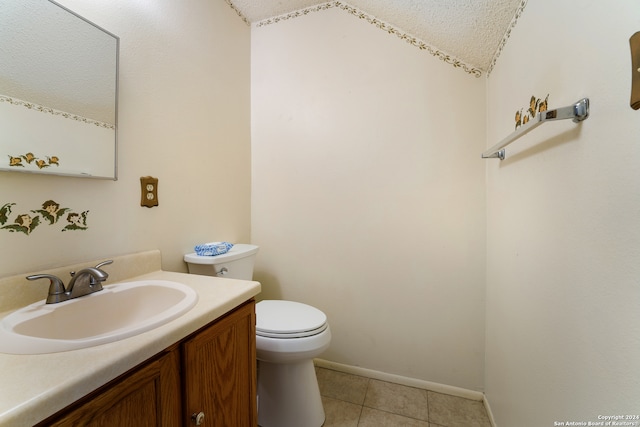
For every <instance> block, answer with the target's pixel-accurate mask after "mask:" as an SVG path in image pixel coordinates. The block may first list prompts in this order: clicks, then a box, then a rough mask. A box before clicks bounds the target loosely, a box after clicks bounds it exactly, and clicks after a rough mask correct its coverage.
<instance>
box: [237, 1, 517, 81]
mask: <svg viewBox="0 0 640 427" xmlns="http://www.w3.org/2000/svg"><path fill="white" fill-rule="evenodd" d="M226 1H227V3H229V4H230V5H231V6H232V7H233V8H234V9H236V11H237V12H238V13H239V14H240V15H241V16H242V17H244V18H245V19H246V20H247V21H248V22H249V23H251V24H260V23H261V22H263V21H266V20H272V21H273V19H274V18H277V17H279V16H282V15H287V14H292V13H295V12H296V11H301V10H305V9H309V8H314V7H318V5H327V6H331V7H341V8H343V9H345V10H347V11H349V12H350V13H354V14H362V15H365V16H366V18H367V19H369V20H370V21H371V20H373V19H376V20H379V21H382V22H383V23H384V24H386V25H388V28H392V29H393V30H394V31H396V32H397V33H398V34H399V35H400V34H402V35H403V36H408V37H414V38H416V39H418V40H419V42H422V43H423V44H424V45H427V46H429V48H432V49H429V50H434V51H438V56H441V57H442V55H443V54H444V55H446V56H447V57H450V58H451V59H452V61H453V60H457V61H459V62H461V63H463V64H465V69H467V68H470V69H474V71H473V72H474V73H475V74H476V75H479V74H480V72H487V71H490V70H491V68H492V67H493V63H494V62H495V58H496V56H497V54H499V52H500V50H501V48H502V45H503V44H504V42H505V41H506V39H507V38H508V35H509V33H510V30H511V28H512V26H513V25H515V22H516V19H517V17H518V16H519V14H520V13H521V12H522V10H523V9H524V6H525V4H526V2H527V0H349V2H348V3H345V2H342V1H331V2H328V3H327V2H323V1H316V0H226ZM361 17H362V16H361ZM403 38H406V37H403ZM449 62H451V61H449ZM467 66H468V67H467Z"/></svg>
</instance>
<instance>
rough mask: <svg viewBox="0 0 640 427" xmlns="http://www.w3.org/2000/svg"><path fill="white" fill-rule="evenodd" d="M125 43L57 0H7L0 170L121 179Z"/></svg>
mask: <svg viewBox="0 0 640 427" xmlns="http://www.w3.org/2000/svg"><path fill="white" fill-rule="evenodd" d="M119 44H120V40H119V38H118V37H117V36H115V35H113V34H111V33H109V32H108V31H106V30H104V29H102V28H100V27H98V26H97V25H95V24H93V23H92V22H90V21H88V20H86V19H84V18H82V17H81V16H79V15H77V14H75V13H74V12H72V11H70V10H68V9H67V8H65V7H63V6H62V5H60V4H58V3H56V2H54V1H53V0H11V1H0V171H16V172H30V173H42V174H54V175H64V176H78V177H91V178H101V179H113V180H115V179H117V162H116V160H117V157H116V156H117V93H118V49H119Z"/></svg>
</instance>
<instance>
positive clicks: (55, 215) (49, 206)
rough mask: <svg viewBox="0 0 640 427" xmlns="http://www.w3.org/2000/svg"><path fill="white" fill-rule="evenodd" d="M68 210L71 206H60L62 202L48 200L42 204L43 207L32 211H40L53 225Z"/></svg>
mask: <svg viewBox="0 0 640 427" xmlns="http://www.w3.org/2000/svg"><path fill="white" fill-rule="evenodd" d="M68 210H69V208H60V204H58V203H56V202H54V201H53V200H47V201H46V202H44V203H43V204H42V209H37V210H35V211H31V212H33V213H39V214H40V215H42V217H43V218H44V219H46V220H47V221H49V224H50V225H53V224H55V223H56V222H58V219H59V218H60V216H62V215H63V214H64V213H65V212H67V211H68Z"/></svg>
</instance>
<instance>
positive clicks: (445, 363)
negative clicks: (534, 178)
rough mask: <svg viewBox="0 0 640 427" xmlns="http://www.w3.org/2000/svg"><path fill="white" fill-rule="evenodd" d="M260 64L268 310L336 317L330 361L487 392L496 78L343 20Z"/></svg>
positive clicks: (257, 108) (338, 16)
mask: <svg viewBox="0 0 640 427" xmlns="http://www.w3.org/2000/svg"><path fill="white" fill-rule="evenodd" d="M251 50H252V65H251V66H252V168H253V180H252V240H253V243H255V244H257V245H259V246H260V248H261V249H260V252H259V254H258V260H257V266H256V278H257V280H259V281H261V282H262V284H263V293H262V297H263V298H284V299H290V300H296V301H302V302H306V303H309V304H311V305H314V306H316V307H318V308H320V309H322V310H323V311H325V312H326V314H327V315H328V318H329V322H330V324H331V327H332V333H333V340H332V344H331V348H330V349H329V350H328V351H327V352H326V353H325V354H324V355H323V356H322V357H323V358H324V359H328V360H330V361H332V362H338V363H342V364H347V365H353V366H359V367H363V368H368V369H372V370H376V371H381V372H385V373H391V374H396V375H401V376H406V377H411V378H416V379H421V380H426V381H432V382H437V383H443V384H448V385H453V386H458V387H465V388H468V389H472V390H480V389H481V388H482V383H483V362H484V262H485V260H484V250H485V232H484V226H485V204H484V191H485V190H484V169H485V164H484V162H483V161H481V160H480V159H479V157H480V152H481V151H482V149H483V147H484V141H485V115H484V105H485V101H484V93H485V80H484V79H478V78H475V77H472V76H470V75H468V74H466V73H464V72H463V71H462V70H460V69H455V68H454V67H452V66H451V65H449V64H446V63H444V62H442V61H440V60H439V59H437V58H435V57H433V56H431V55H429V54H428V53H427V52H425V51H421V50H419V49H418V48H416V47H414V46H411V45H410V44H408V43H406V42H404V41H402V40H401V39H399V38H397V37H395V36H393V35H390V34H388V33H386V32H385V31H382V30H380V29H378V28H377V27H376V26H374V25H371V24H369V23H367V22H366V21H365V20H360V19H358V18H357V17H355V16H353V15H350V14H348V13H347V12H344V11H342V10H340V9H338V8H334V9H329V10H327V11H322V12H314V13H310V14H308V15H306V16H303V17H300V18H296V19H290V20H287V21H284V22H280V23H278V24H275V25H268V26H263V27H258V28H254V29H253V30H252V46H251Z"/></svg>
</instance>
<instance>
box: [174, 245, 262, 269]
mask: <svg viewBox="0 0 640 427" xmlns="http://www.w3.org/2000/svg"><path fill="white" fill-rule="evenodd" d="M258 249H259V248H258V246H256V245H249V244H246V243H238V244H236V245H233V247H232V248H231V249H229V251H228V252H227V253H224V254H222V255H215V256H200V255H198V254H196V253H195V252H193V253H190V254H186V255H185V256H184V260H185V262H188V263H191V264H209V265H214V264H221V263H224V262H230V261H234V260H236V259H240V258H245V257H248V256H251V255H254V254H256V253H257V252H258Z"/></svg>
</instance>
